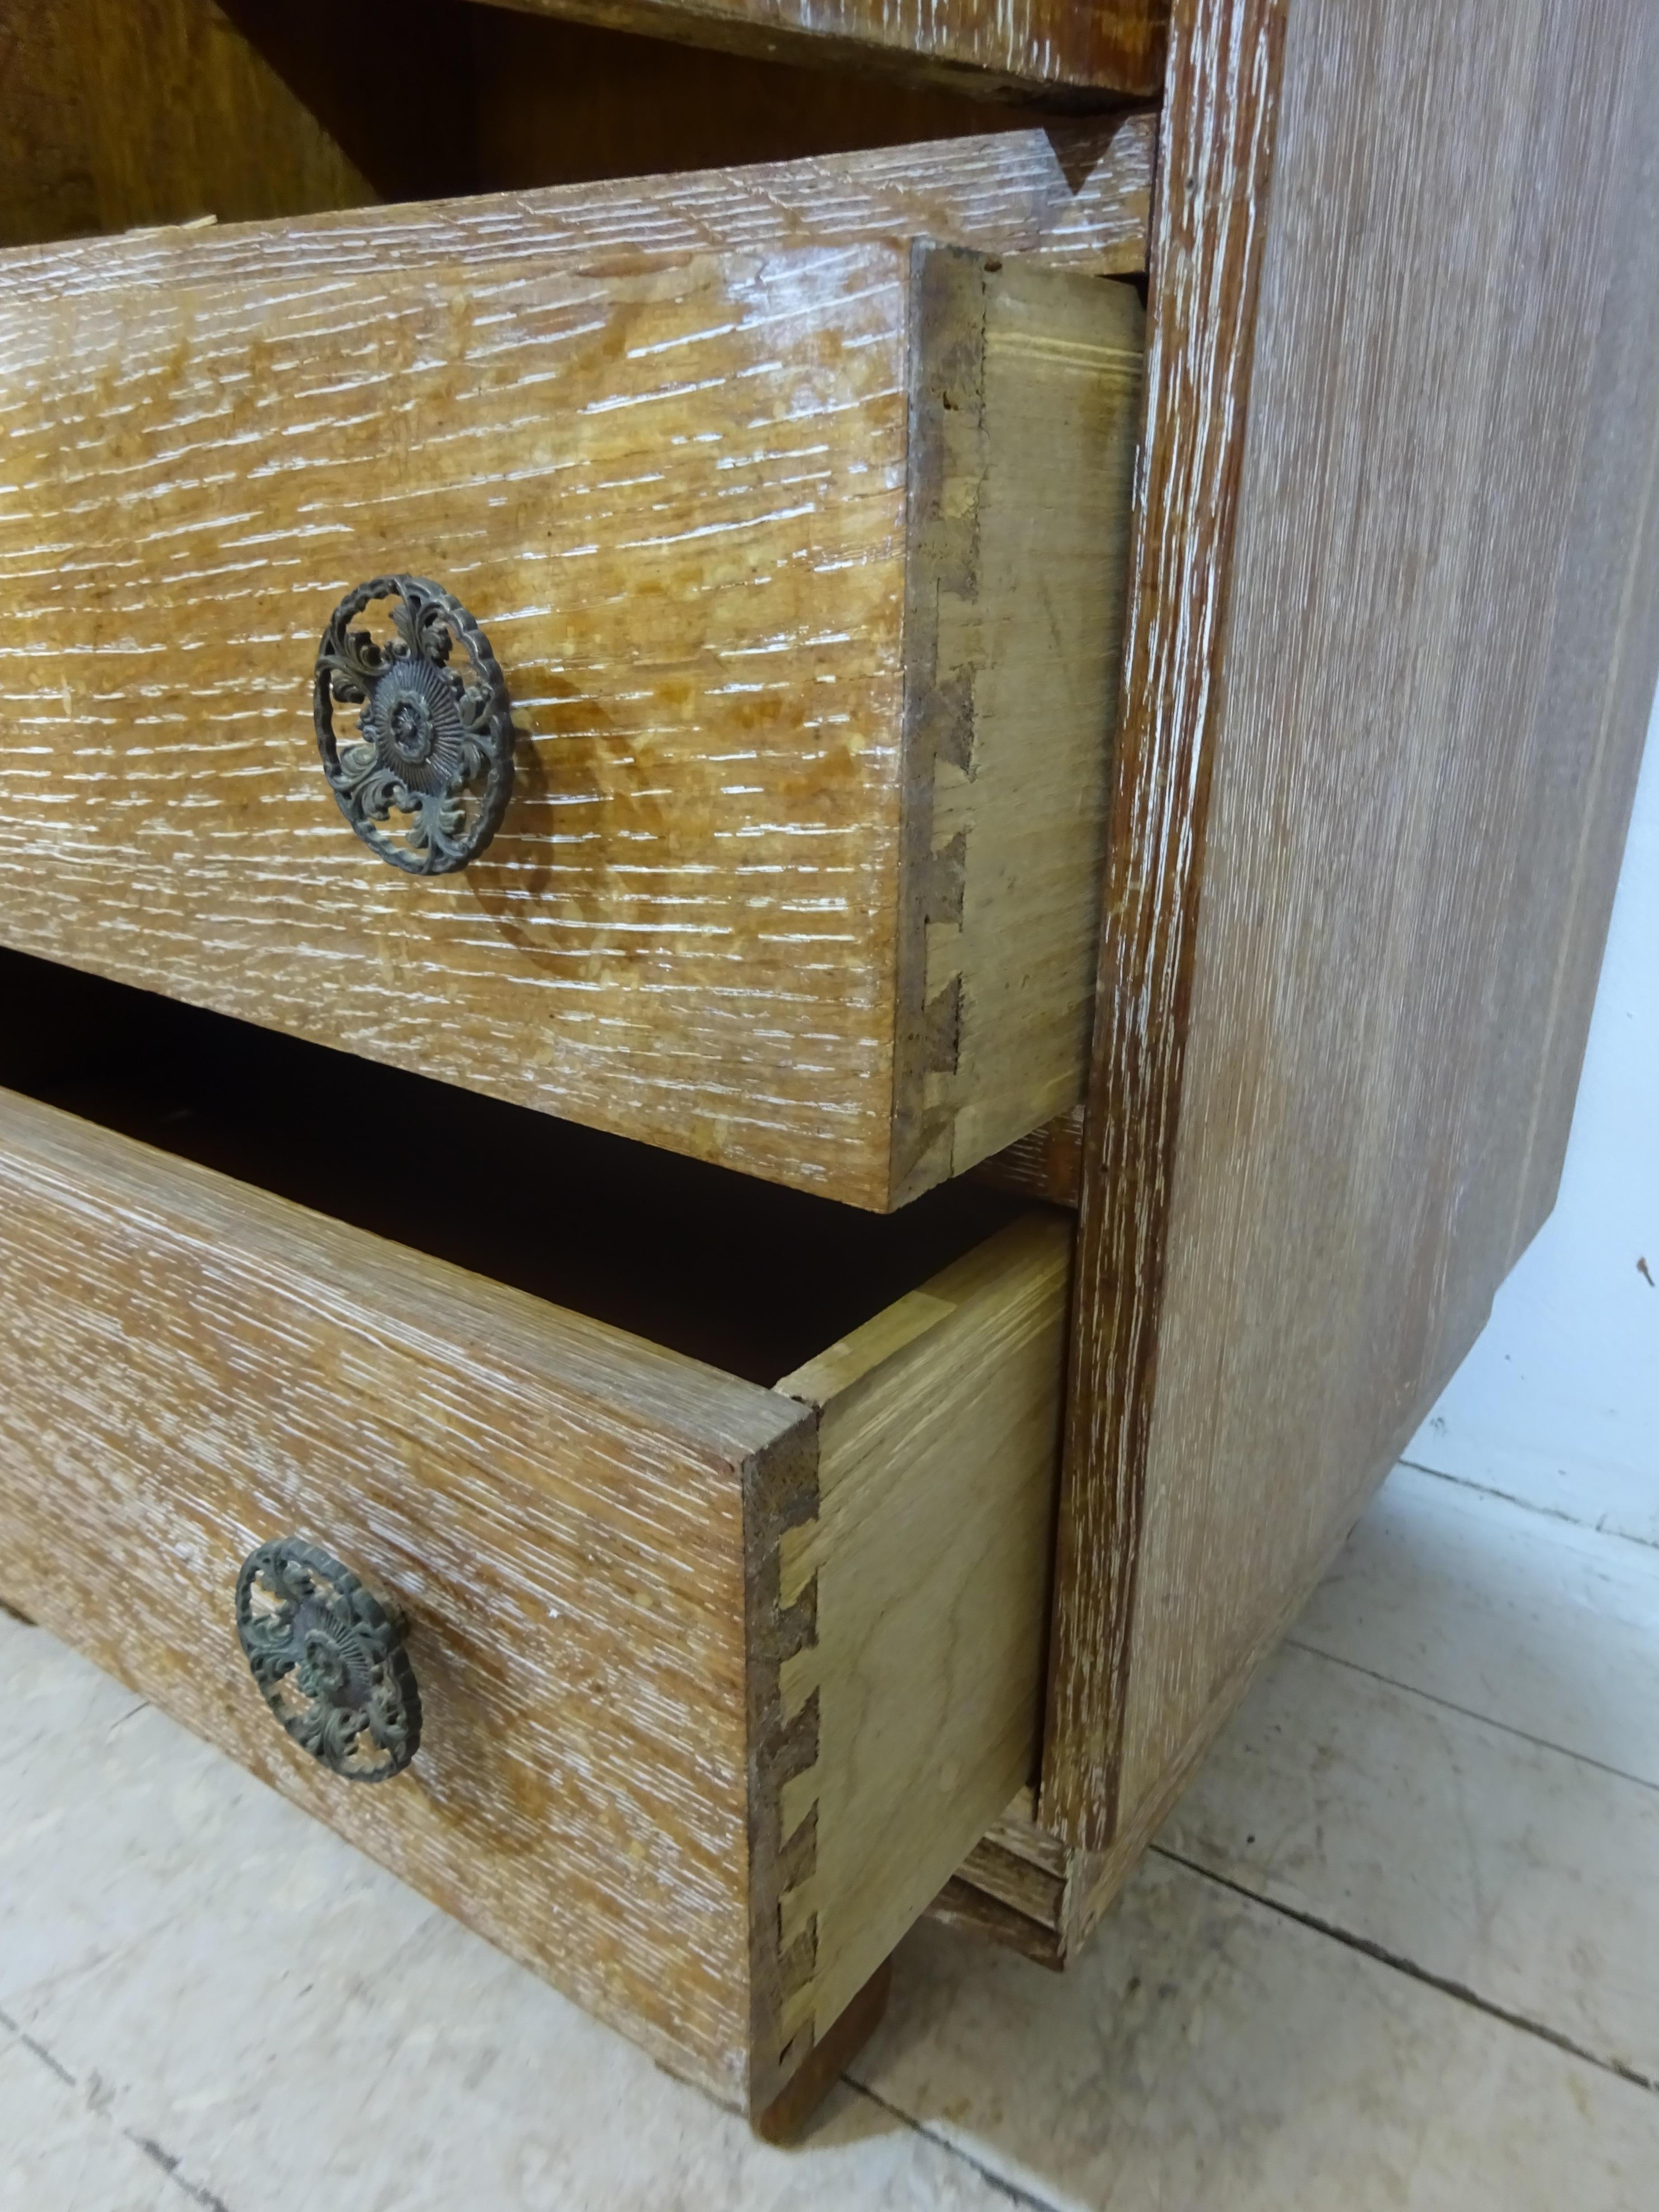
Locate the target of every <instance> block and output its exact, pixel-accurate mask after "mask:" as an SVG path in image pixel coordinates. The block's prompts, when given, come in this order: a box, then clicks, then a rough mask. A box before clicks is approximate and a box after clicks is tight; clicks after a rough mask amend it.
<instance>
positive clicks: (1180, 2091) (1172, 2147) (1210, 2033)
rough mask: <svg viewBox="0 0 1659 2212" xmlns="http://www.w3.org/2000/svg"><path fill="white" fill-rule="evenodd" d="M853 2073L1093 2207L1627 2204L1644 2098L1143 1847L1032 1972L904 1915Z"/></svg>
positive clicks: (1025, 2176) (961, 2139) (1651, 2112)
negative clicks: (1085, 1944) (1121, 1884)
mask: <svg viewBox="0 0 1659 2212" xmlns="http://www.w3.org/2000/svg"><path fill="white" fill-rule="evenodd" d="M900 1960H901V1971H900V1972H899V1973H898V1975H897V1976H896V1988H895V1997H896V2005H895V2009H894V2011H893V2013H892V2015H891V2016H890V2021H889V2022H888V2024H887V2025H886V2026H885V2027H884V2028H883V2029H882V2030H881V2031H880V2032H879V2034H878V2039H877V2041H876V2042H875V2043H874V2044H873V2045H872V2046H871V2047H870V2049H869V2050H868V2051H867V2052H866V2056H865V2057H864V2059H863V2060H861V2061H860V2063H858V2064H857V2066H856V2067H855V2069H854V2072H855V2075H856V2078H857V2079H859V2080H860V2081H864V2082H866V2083H867V2084H868V2085H869V2086H870V2087H872V2089H873V2090H874V2091H875V2092H876V2093H878V2095H879V2096H881V2097H882V2098H883V2099H884V2100H886V2101H887V2102H888V2103H889V2104H890V2105H892V2106H896V2108H897V2109H898V2110H900V2111H902V2112H905V2113H906V2114H908V2116H909V2117H910V2118H913V2119H915V2120H916V2121H918V2122H919V2123H920V2124H922V2125H925V2126H927V2127H928V2128H930V2129H933V2130H937V2131H939V2133H940V2134H942V2135H943V2136H945V2139H946V2140H947V2141H950V2142H958V2143H961V2144H963V2146H964V2147H966V2146H971V2147H972V2149H973V2153H974V2155H975V2157H976V2158H979V2159H981V2160H984V2161H986V2162H987V2164H989V2165H990V2166H992V2168H993V2170H994V2171H995V2172H999V2173H1000V2174H1002V2175H1003V2176H1004V2177H1005V2178H1006V2179H1007V2180H1008V2181H1010V2182H1011V2183H1012V2184H1013V2185H1015V2186H1017V2187H1019V2188H1021V2189H1024V2190H1026V2191H1030V2193H1031V2194H1033V2195H1035V2196H1037V2197H1041V2198H1043V2199H1045V2200H1047V2201H1048V2202H1049V2203H1054V2204H1059V2205H1066V2206H1073V2205H1077V2206H1087V2207H1089V2208H1091V2212H1615V2208H1616V2212H1642V2208H1650V2207H1651V2205H1652V2203H1653V2201H1654V2199H1653V2194H1652V2191H1653V2186H1654V2176H1655V2174H1656V2172H1659V2100H1656V2099H1655V2097H1654V2096H1653V2095H1652V2093H1650V2091H1648V2090H1646V2089H1642V2088H1638V2087H1635V2086H1634V2085H1633V2084H1632V2083H1631V2082H1628V2081H1624V2080H1621V2079H1620V2077H1619V2076H1618V2075H1613V2074H1610V2073H1608V2072H1607V2071H1606V2070H1605V2069H1602V2068H1601V2067H1599V2066H1595V2065H1593V2064H1591V2063H1589V2062H1588V2061H1586V2060H1583V2059H1580V2058H1576V2057H1569V2056H1568V2055H1566V2054H1565V2053H1564V2052H1562V2051H1559V2050H1558V2049H1556V2048H1555V2047H1554V2046H1553V2045H1550V2044H1547V2043H1545V2042H1542V2041H1541V2040H1540V2039H1538V2038H1537V2037H1535V2036H1534V2035H1530V2034H1528V2033H1523V2032H1522V2031H1521V2030H1520V2029H1517V2028H1515V2027H1509V2026H1507V2025H1505V2024H1504V2022H1503V2021H1498V2020H1495V2019H1493V2018H1492V2015H1490V2014H1488V2013H1486V2012H1482V2011H1480V2010H1478V2009H1477V2008H1475V2007H1474V2006H1473V2005H1470V2004H1467V2003H1464V2002H1462V2001H1461V2000H1459V1999H1457V1998H1455V1997H1450V1996H1444V1995H1443V1994H1442V1993H1441V1992H1440V1991H1438V1990H1434V1989H1431V1988H1429V1987H1427V1986H1426V1985H1425V1984H1424V1983H1422V1982H1421V1981H1419V1980H1416V1979H1414V1978H1413V1977H1412V1976H1411V1975H1409V1974H1404V1973H1401V1972H1397V1971H1396V1970H1395V1968H1394V1967H1392V1966H1385V1965H1383V1964H1382V1963H1380V1962H1379V1961H1377V1960H1374V1959H1370V1958H1368V1957H1366V1956H1364V1954H1361V1953H1359V1952H1358V1951H1355V1950H1352V1949H1351V1948H1348V1947H1346V1945H1344V1944H1341V1943H1339V1942H1334V1941H1333V1940H1332V1939H1331V1938H1329V1937H1328V1936H1322V1935H1318V1934H1316V1933H1314V1932H1313V1931H1312V1930H1310V1929H1306V1928H1304V1927H1302V1926H1300V1925H1299V1924H1298V1923H1296V1922H1295V1921H1292V1920H1290V1919H1287V1918H1286V1917H1285V1916H1284V1915H1283V1914H1281V1913H1279V1912H1277V1911H1273V1909H1272V1908H1270V1907H1269V1906H1267V1905H1261V1904H1258V1903H1256V1902H1255V1900H1254V1899H1248V1898H1244V1897H1242V1896H1240V1895H1239V1894H1238V1893H1237V1891H1235V1890H1231V1889H1228V1888H1225V1887H1222V1886H1220V1885H1219V1884H1218V1883H1216V1882H1214V1881H1211V1880H1209V1879H1208V1878H1207V1877H1206V1876H1205V1875H1200V1874H1195V1873H1193V1872H1191V1871H1189V1870H1188V1869H1187V1868H1185V1867H1182V1866H1178V1865H1176V1864H1174V1863H1171V1862H1170V1861H1169V1860H1167V1859H1161V1858H1157V1857H1153V1858H1151V1859H1149V1860H1147V1861H1146V1862H1144V1863H1143V1864H1142V1866H1141V1868H1140V1869H1139V1872H1138V1873H1137V1874H1136V1875H1134V1877H1133V1880H1132V1881H1131V1882H1130V1885H1129V1887H1128V1889H1127V1892H1126V1893H1125V1895H1124V1897H1123V1899H1121V1903H1120V1905H1119V1907H1118V1909H1117V1910H1116V1911H1115V1912H1114V1913H1112V1914H1111V1915H1109V1917H1108V1919H1107V1921H1106V1922H1105V1923H1104V1924H1103V1927H1102V1928H1101V1929H1099V1930H1098V1931H1097V1936H1096V1937H1095V1940H1094V1942H1093V1944H1092V1946H1091V1949H1090V1950H1089V1951H1088V1953H1087V1954H1085V1957H1084V1959H1083V1960H1082V1961H1081V1963H1080V1964H1079V1966H1078V1967H1077V1968H1076V1970H1075V1971H1074V1972H1072V1973H1070V1974H1067V1975H1066V1976H1063V1977H1055V1976H1053V1975H1050V1974H1048V1973H1047V1972H1046V1971H1045V1970H1044V1969H1043V1968H1042V1967H1040V1966H1032V1965H1030V1963H1029V1962H1028V1961H1026V1960H1024V1959H1020V1958H1018V1957H1016V1956H1013V1955H1012V1954H1008V1953H1006V1952H1005V1953H999V1954H995V1955H992V1954H986V1953H975V1952H973V1951H971V1950H969V1948H967V1947H966V1946H965V1945H963V1943H961V1942H958V1941H957V1940H955V1939H954V1938H953V1937H952V1936H951V1935H950V1933H949V1931H947V1930H944V1929H938V1928H935V1927H933V1926H932V1925H931V1924H929V1925H924V1927H923V1928H922V1929H920V1930H918V1931H917V1932H916V1933H915V1935H913V1936H910V1937H909V1938H908V1939H907V1943H906V1946H905V1948H904V1949H903V1950H902V1952H901V1954H900Z"/></svg>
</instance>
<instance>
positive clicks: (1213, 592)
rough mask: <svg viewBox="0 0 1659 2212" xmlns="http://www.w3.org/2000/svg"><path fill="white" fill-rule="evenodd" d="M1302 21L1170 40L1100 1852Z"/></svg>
mask: <svg viewBox="0 0 1659 2212" xmlns="http://www.w3.org/2000/svg"><path fill="white" fill-rule="evenodd" d="M1283 12H1284V11H1283V0H1182V5H1181V6H1179V7H1178V8H1177V9H1176V15H1175V20H1174V23H1173V26H1172V30H1171V47H1170V74H1169V81H1168V84H1167V87H1166V90H1165V98H1164V118H1163V125H1162V138H1161V144H1160V151H1161V167H1160V184H1159V192H1158V206H1157V209H1156V212H1155V217H1154V223H1153V232H1152V246H1151V252H1150V256H1149V267H1150V279H1151V295H1150V302H1149V313H1148V340H1147V360H1146V434H1145V436H1144V437H1143V440H1142V442H1141V449H1140V458H1139V465H1138V469H1137V472H1136V483H1135V515H1136V524H1135V534H1134V542H1133V550H1132V567H1131V572H1130V578H1129V593H1128V609H1127V634H1126V643H1125V647H1124V671H1123V685H1122V702H1123V708H1122V719H1121V724H1120V726H1119V731H1118V739H1117V750H1116V766H1115V796H1114V800H1113V807H1112V818H1111V823H1110V829H1109V842H1108V848H1107V863H1106V890H1105V907H1104V920H1103V929H1102V935H1101V945H1100V969H1099V980H1098V985H1097V992H1096V999H1095V1033H1094V1042H1093V1048H1092V1053H1091V1072H1090V1078H1089V1097H1088V1110H1087V1115H1086V1121H1085V1134H1084V1142H1083V1146H1082V1175H1081V1188H1080V1194H1079V1195H1080V1206H1079V1224H1078V1263H1077V1282H1078V1296H1077V1302H1076V1310H1075V1315H1074V1319H1073V1343H1072V1366H1071V1381H1070V1388H1069V1391H1068V1395H1067V1408H1068V1410H1067V1434H1066V1454H1065V1460H1064V1463H1063V1467H1062V1473H1061V1492H1060V1531H1059V1541H1058V1548H1057V1553H1056V1572H1055V1595H1054V1647H1053V1658H1052V1662H1051V1664H1050V1668H1049V1679H1048V1722H1047V1727H1046V1731H1045V1739H1044V1753H1043V1776H1042V1817H1043V1818H1044V1820H1048V1821H1049V1822H1051V1823H1052V1824H1053V1825H1054V1826H1056V1827H1058V1828H1062V1829H1064V1830H1065V1832H1066V1833H1068V1834H1069V1835H1070V1836H1071V1837H1072V1838H1073V1839H1074V1840H1076V1841H1079V1842H1081V1843H1085V1844H1091V1845H1095V1846H1098V1845H1101V1844H1104V1843H1105V1842H1106V1841H1108V1840H1109V1837H1110V1835H1111V1832H1112V1811H1113V1805H1114V1802H1115V1792H1116V1774H1117V1759H1118V1748H1119V1738H1120V1735H1121V1725H1122V1715H1123V1682H1124V1673H1125V1668H1126V1666H1127V1641H1128V1632H1129V1622H1130V1616H1131V1612H1132V1608H1133V1599H1134V1587H1135V1562H1136V1557H1137V1553H1138V1549H1139V1528H1140V1514H1141V1504H1142V1492H1143V1486H1144V1480H1145V1474H1146V1448H1147V1439H1148V1436H1149V1432H1150V1425H1151V1420H1152V1401H1153V1391H1154V1388H1155V1383H1156V1376H1157V1364H1158V1362H1157V1346H1158V1312H1159V1304H1160V1301H1161V1298H1162V1295H1163V1285H1164V1245H1165V1241H1166V1236H1167V1229H1168V1214H1169V1197H1170V1164H1171V1159H1172V1156H1173V1152H1174V1147H1175V1142H1176V1130H1177V1126H1178V1121H1179V1115H1180V1104H1181V1088H1182V1069H1183V1054H1184V1049H1185V1042H1186V1032H1187V1006H1188V998H1189V995H1190V989H1191V980H1192V963H1193V946H1194V934H1195V922H1196V912H1197V899H1198V887H1199V879H1200V869H1201V866H1202V858H1203V851H1204V825H1205V818H1206V808H1207V805H1208V795H1209V782H1210V765H1211V761H1212V757H1213V754H1214V750H1215V746H1216V743H1217V739H1218V723H1219V705H1220V700H1221V696H1222V691H1221V680H1220V679H1221V669H1220V653H1221V649H1222V641H1223V637H1224V633H1225V617H1226V606H1227V592H1228V586H1229V582H1230V579H1231V571H1232V563H1231V545H1232V532H1233V526H1234V520H1235V514H1236V511H1237V491H1238V483H1239V476H1240V469H1241V465H1242V459H1243V441H1244V428H1245V423H1246V421H1247V418H1248V415H1249V405H1250V369H1251V363H1252V360H1253V357H1254V348H1253V342H1252V331H1253V326H1254V322H1255V309H1256V299H1257V294H1258V290H1259V276H1260V270H1261V252H1262V244H1263V240H1264V236H1265V232H1266V222H1265V208H1266V201H1267V184H1268V178H1269V175H1270V173H1271V169H1272V162H1273V125H1274V117H1275V112H1276V100H1277V88H1278V76H1279V52H1280V49H1281V33H1282V27H1283Z"/></svg>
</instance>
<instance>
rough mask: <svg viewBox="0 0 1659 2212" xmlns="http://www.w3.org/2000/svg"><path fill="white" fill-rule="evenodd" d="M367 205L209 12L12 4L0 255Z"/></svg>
mask: <svg viewBox="0 0 1659 2212" xmlns="http://www.w3.org/2000/svg"><path fill="white" fill-rule="evenodd" d="M374 196H375V195H374V188H373V187H372V185H370V184H369V182H368V179H367V178H366V177H365V176H364V174H363V173H362V170H361V169H360V168H359V167H357V166H356V163H355V162H354V161H352V160H351V158H350V156H349V155H348V154H347V153H346V152H345V151H344V150H343V148H342V147H341V145H340V143H339V142H338V141H337V139H336V138H334V137H332V136H331V134H330V132H329V131H327V130H326V129H325V128H324V126H323V125H321V124H319V122H318V121H317V119H316V118H315V117H314V116H313V114H311V112H309V111H308V110H307V108H306V106H304V105H303V104H302V103H301V101H300V100H298V99H296V98H295V95H294V94H293V93H292V92H290V91H289V88H288V87H287V86H286V84H284V82H283V80H282V78H281V77H280V76H278V75H277V74H276V71H275V70H273V69H272V68H271V67H270V64H268V63H267V62H266V61H265V60H264V58H263V56H262V55H261V54H260V53H259V52H258V50H257V48H255V47H254V46H252V45H250V44H249V42H248V40H246V38H244V37H243V36H242V35H241V33H240V32H239V30H238V29H237V28H236V27H235V25H234V23H233V22H232V21H231V20H230V18H229V16H228V15H226V13H225V11H224V10H223V9H221V8H219V7H217V6H216V5H215V4H214V0H6V6H5V9H4V11H3V14H0V246H19V245H22V244H25V243H27V242H28V241H30V240H37V239H61V238H67V237H70V236H75V235H78V234H84V233H87V232H94V231H104V230H122V229H125V228H128V227H129V226H131V225H133V224H141V223H160V222H181V221H185V220H188V219H191V218H192V217H197V216H219V217H220V218H222V219H223V220H226V221H232V222H244V221H247V220H249V219H251V218H257V217H258V216H276V215H301V214H307V213H309V212H311V211H312V210H315V209H320V208H345V207H357V206H361V205H362V204H364V203H366V202H368V201H370V200H372V199H373V198H374Z"/></svg>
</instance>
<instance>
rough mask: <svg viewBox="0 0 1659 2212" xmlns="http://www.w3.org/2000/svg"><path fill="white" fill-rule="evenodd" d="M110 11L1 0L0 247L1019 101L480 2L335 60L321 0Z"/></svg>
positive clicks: (810, 146) (709, 152) (838, 139)
mask: <svg viewBox="0 0 1659 2212" xmlns="http://www.w3.org/2000/svg"><path fill="white" fill-rule="evenodd" d="M126 12H127V11H124V10H123V9H121V8H120V7H119V6H118V4H116V0H9V4H8V9H7V22H8V28H9V31H11V32H12V33H13V35H12V36H11V38H10V39H9V43H8V52H7V56H6V70H5V74H4V78H3V81H0V246H21V245H32V244H37V243H45V242H46V241H49V240H58V239H69V238H76V237H87V236H92V235H96V234H100V233H108V232H115V231H121V230H125V229H129V228H135V227H142V226H145V225H149V224H157V223H171V222H190V221H199V220H201V219H203V218H204V217H217V219H218V220H219V221H220V222H246V221H261V220H271V219H280V218H283V217H286V216H303V215H310V214H320V213H325V212H328V211H331V210H337V209H345V208H352V207H362V206H367V205H371V204H374V203H375V202H377V201H406V200H423V199H432V198H441V197H463V196H471V195H473V194H477V193H484V192H499V191H523V190H526V189H531V188H534V187H538V186H543V185H567V184H583V183H589V182H597V181H599V180H601V179H609V178H616V177H629V176H635V175H640V174H642V173H653V172H655V173H661V172H665V171H674V170H685V169H696V168H704V167H725V166H726V165H729V164H735V163H740V162H752V161H778V160H788V159H793V158H797V157H799V156H801V155H817V154H836V153H852V152H858V151H861V150H863V149H868V148H876V147H883V146H894V145H900V144H902V143H906V142H907V141H908V140H912V139H926V138H944V137H961V136H963V135H964V134H969V133H972V134H979V133H982V132H985V131H994V130H997V129H999V128H1010V127H1013V126H1014V125H1018V123H1020V122H1022V121H1024V120H1025V119H1026V118H1024V116H1023V115H1022V114H1021V112H1020V110H1019V109H1018V108H1017V107H1012V106H1004V107H999V106H995V105H993V104H991V103H989V102H987V101H986V100H975V99H971V98H968V97H965V96H963V94H960V93H957V92H953V91H948V90H945V89H944V88H940V87H937V86H933V85H916V84H904V83H901V82H896V81H891V82H890V81H886V80H884V78H883V77H881V76H870V75H868V74H866V73H860V74H858V75H848V73H847V72H846V71H845V70H834V69H823V68H813V67H811V66H805V67H804V66H800V65H799V64H793V63H790V62H781V61H777V60H772V59H766V58H761V57H759V56H757V55H738V54H732V53H723V52H714V51H712V50H709V49H707V48H703V47H699V46H684V45H681V44H679V43H678V42H677V41H672V40H661V39H653V38H647V37H642V36H640V35H638V34H637V33H624V32H618V31H611V30H604V29H600V28H598V27H592V26H589V25H586V24H581V23H574V22H565V21H559V20H557V19H556V18H555V17H552V16H546V15H533V14H518V13H513V12H509V11H508V10H507V9H503V8H501V7H489V6H479V5H477V4H473V0H409V4H406V5H405V6H404V8H402V9H400V10H399V12H398V27H397V33H396V35H395V36H381V37H378V38H376V39H375V40H374V42H373V46H372V52H371V50H370V49H369V48H368V47H365V48H364V50H363V52H362V54H361V56H360V57H359V59H360V61H361V63H362V67H361V68H342V67H341V64H340V57H339V17H338V14H337V10H336V9H334V8H333V7H332V6H331V4H330V0H152V4H150V5H149V6H147V7H146V8H145V9H143V11H142V13H141V14H138V15H134V17H133V19H132V21H130V22H129V21H125V20H124V17H125V14H126ZM14 18H15V21H14ZM365 70H372V75H373V90H372V92H366V79H365V75H364V71H365ZM181 94H182V95H183V102H182V104H183V108H184V112H185V118H186V120H187V127H186V128H185V129H183V130H181V129H180V128H179V121H180V107H181ZM1102 104H1105V103H1102Z"/></svg>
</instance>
